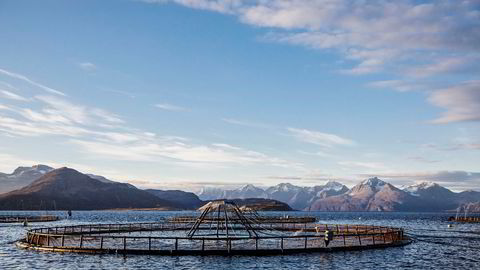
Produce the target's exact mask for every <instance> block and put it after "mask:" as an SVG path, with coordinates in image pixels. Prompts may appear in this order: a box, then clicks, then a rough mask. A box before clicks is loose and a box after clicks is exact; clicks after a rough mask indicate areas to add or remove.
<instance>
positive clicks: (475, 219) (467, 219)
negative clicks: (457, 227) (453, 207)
mask: <svg viewBox="0 0 480 270" xmlns="http://www.w3.org/2000/svg"><path fill="white" fill-rule="evenodd" d="M448 221H455V222H467V223H480V216H477V217H449V218H448Z"/></svg>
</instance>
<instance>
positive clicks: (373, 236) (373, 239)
mask: <svg viewBox="0 0 480 270" xmlns="http://www.w3.org/2000/svg"><path fill="white" fill-rule="evenodd" d="M372 242H373V244H374V245H375V232H374V233H373V235H372Z"/></svg>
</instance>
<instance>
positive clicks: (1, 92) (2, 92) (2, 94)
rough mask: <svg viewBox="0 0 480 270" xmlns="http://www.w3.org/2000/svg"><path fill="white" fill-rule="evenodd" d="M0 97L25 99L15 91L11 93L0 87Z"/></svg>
mask: <svg viewBox="0 0 480 270" xmlns="http://www.w3.org/2000/svg"><path fill="white" fill-rule="evenodd" d="M0 97H4V98H8V99H13V100H17V101H27V99H26V98H24V97H22V96H20V95H17V94H15V93H12V92H10V91H7V90H1V89H0Z"/></svg>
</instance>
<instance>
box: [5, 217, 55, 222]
mask: <svg viewBox="0 0 480 270" xmlns="http://www.w3.org/2000/svg"><path fill="white" fill-rule="evenodd" d="M57 220H60V217H57V216H53V215H42V216H29V215H20V216H18V215H1V216H0V223H24V222H27V223H30V222H51V221H57Z"/></svg>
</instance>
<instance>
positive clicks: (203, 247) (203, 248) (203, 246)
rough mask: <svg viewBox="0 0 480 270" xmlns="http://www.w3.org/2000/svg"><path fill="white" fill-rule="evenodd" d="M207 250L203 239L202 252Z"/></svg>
mask: <svg viewBox="0 0 480 270" xmlns="http://www.w3.org/2000/svg"><path fill="white" fill-rule="evenodd" d="M204 250H205V238H202V251H204Z"/></svg>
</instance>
